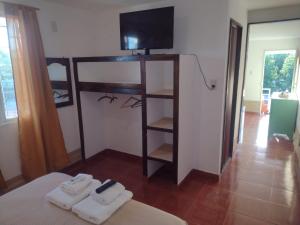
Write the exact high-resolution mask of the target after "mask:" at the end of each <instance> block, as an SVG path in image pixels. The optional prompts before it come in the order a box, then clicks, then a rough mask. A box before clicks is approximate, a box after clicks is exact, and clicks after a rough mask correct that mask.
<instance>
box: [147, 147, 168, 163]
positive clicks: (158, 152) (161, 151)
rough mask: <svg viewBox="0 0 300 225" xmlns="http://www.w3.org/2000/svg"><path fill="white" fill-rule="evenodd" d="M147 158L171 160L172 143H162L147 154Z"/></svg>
mask: <svg viewBox="0 0 300 225" xmlns="http://www.w3.org/2000/svg"><path fill="white" fill-rule="evenodd" d="M148 159H152V160H158V161H164V162H173V145H171V144H163V145H161V146H160V147H159V148H157V149H155V150H154V151H153V152H151V153H150V154H149V155H148Z"/></svg>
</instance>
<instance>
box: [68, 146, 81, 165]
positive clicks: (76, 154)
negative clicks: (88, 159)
mask: <svg viewBox="0 0 300 225" xmlns="http://www.w3.org/2000/svg"><path fill="white" fill-rule="evenodd" d="M68 155H69V158H70V164H69V165H72V164H74V163H77V162H79V161H80V160H81V150H80V149H77V150H74V151H72V152H69V153H68Z"/></svg>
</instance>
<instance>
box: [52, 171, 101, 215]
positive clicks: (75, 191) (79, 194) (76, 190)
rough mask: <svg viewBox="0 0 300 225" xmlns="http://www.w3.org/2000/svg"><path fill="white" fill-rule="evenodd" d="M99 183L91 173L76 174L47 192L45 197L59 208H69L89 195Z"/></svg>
mask: <svg viewBox="0 0 300 225" xmlns="http://www.w3.org/2000/svg"><path fill="white" fill-rule="evenodd" d="M99 185H101V182H100V181H98V180H95V179H93V177H92V176H91V175H88V174H78V175H77V176H76V177H73V178H72V179H70V180H69V181H66V182H64V183H62V184H61V185H60V186H58V187H57V188H55V189H54V190H53V191H51V192H49V193H48V194H47V195H46V199H47V200H48V201H49V202H51V203H53V204H55V205H56V206H58V207H60V208H63V209H66V210H70V209H71V208H72V206H73V205H75V204H76V203H78V202H80V201H81V200H82V199H84V198H86V197H87V196H89V194H90V193H91V192H92V191H93V190H95V189H96V188H97V187H99Z"/></svg>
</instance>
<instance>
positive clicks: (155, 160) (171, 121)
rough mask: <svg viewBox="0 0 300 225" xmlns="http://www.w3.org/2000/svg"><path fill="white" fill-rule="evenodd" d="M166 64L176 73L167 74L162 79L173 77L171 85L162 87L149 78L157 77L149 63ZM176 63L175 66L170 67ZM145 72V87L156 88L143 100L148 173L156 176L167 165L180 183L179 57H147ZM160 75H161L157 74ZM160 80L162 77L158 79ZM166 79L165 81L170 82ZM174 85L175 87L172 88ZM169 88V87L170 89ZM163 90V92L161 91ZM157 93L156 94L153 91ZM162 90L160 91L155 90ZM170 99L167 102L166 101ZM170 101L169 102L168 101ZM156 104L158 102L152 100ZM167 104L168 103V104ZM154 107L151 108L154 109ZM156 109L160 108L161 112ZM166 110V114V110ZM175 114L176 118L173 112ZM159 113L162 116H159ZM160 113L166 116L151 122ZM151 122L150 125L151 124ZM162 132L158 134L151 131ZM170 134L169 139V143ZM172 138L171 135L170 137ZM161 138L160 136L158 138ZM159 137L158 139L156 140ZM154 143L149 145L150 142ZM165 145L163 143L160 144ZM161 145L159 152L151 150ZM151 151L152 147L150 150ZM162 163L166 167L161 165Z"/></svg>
mask: <svg viewBox="0 0 300 225" xmlns="http://www.w3.org/2000/svg"><path fill="white" fill-rule="evenodd" d="M150 61H151V62H153V61H156V62H159V63H161V62H164V61H165V62H166V61H168V65H171V67H172V68H171V69H172V71H173V72H172V73H173V74H166V73H168V71H169V70H168V71H167V72H163V73H162V75H161V76H164V75H165V76H171V77H168V78H170V79H171V80H170V81H169V79H166V80H167V81H169V82H170V83H167V84H166V83H163V84H160V83H159V82H149V83H148V81H147V80H148V79H150V78H151V76H153V75H154V74H151V73H148V72H146V68H147V63H148V62H150ZM169 62H172V64H169ZM142 73H143V77H144V81H145V88H146V90H148V89H147V86H148V85H154V84H155V85H156V86H150V87H149V90H151V91H149V92H147V93H146V94H145V96H144V97H143V106H144V107H143V124H144V125H143V162H144V167H143V168H144V174H145V175H146V176H148V177H150V176H152V175H153V174H154V173H155V171H156V170H157V169H159V167H160V166H162V165H163V164H165V163H167V164H169V165H170V166H171V168H172V171H173V172H172V174H170V176H172V177H173V178H174V181H175V183H177V174H178V115H179V113H178V111H179V55H160V56H158V55H153V56H151V55H150V56H145V58H144V61H143V64H142ZM156 76H157V75H156ZM158 78H159V79H160V78H161V77H158ZM166 80H165V79H162V82H165V81H166ZM170 86H172V88H169V87H170ZM166 87H168V88H166ZM160 88H161V89H160ZM153 90H154V91H153ZM155 90H158V91H155ZM151 98H155V99H156V100H155V101H156V102H157V101H158V102H159V103H158V104H157V105H156V104H153V103H151V102H149V104H147V103H148V101H150V99H151ZM166 99H167V100H166ZM168 99H169V100H168ZM152 101H154V100H152ZM164 101H165V102H164ZM167 101H172V104H170V106H169V102H167ZM165 103H166V104H165ZM150 107H151V108H150ZM153 107H159V108H157V110H156V109H155V108H153ZM168 107H172V108H171V109H168V110H166V108H168ZM165 110H166V111H165ZM170 111H172V112H173V113H172V115H171V116H170V115H169V113H170ZM151 112H152V113H153V112H154V114H155V116H153V115H154V114H153V115H152V116H150V115H149V114H150V113H151ZM158 112H159V113H158ZM157 113H158V114H161V113H162V114H166V115H162V117H161V118H160V119H158V120H157V121H155V122H153V121H148V120H149V117H150V118H152V119H153V117H154V118H155V117H157ZM149 122H150V123H149ZM150 131H151V132H160V133H157V134H152V133H151V138H150V136H149V135H150V133H149V132H150ZM166 135H169V136H168V140H166V137H167V136H166ZM170 135H171V136H170ZM157 136H158V137H157ZM154 137H156V139H155V138H154ZM170 139H171V140H172V144H166V143H169V141H170ZM151 141H152V142H153V141H154V142H153V143H149V142H151ZM160 142H161V143H160ZM155 145H156V146H160V147H158V148H157V149H148V146H155ZM150 148H151V147H150ZM159 163H162V164H159Z"/></svg>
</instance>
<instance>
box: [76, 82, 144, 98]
mask: <svg viewBox="0 0 300 225" xmlns="http://www.w3.org/2000/svg"><path fill="white" fill-rule="evenodd" d="M79 90H80V91H88V92H105V93H119V94H133V95H142V94H143V92H144V91H143V88H142V85H141V84H133V83H101V82H79Z"/></svg>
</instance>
